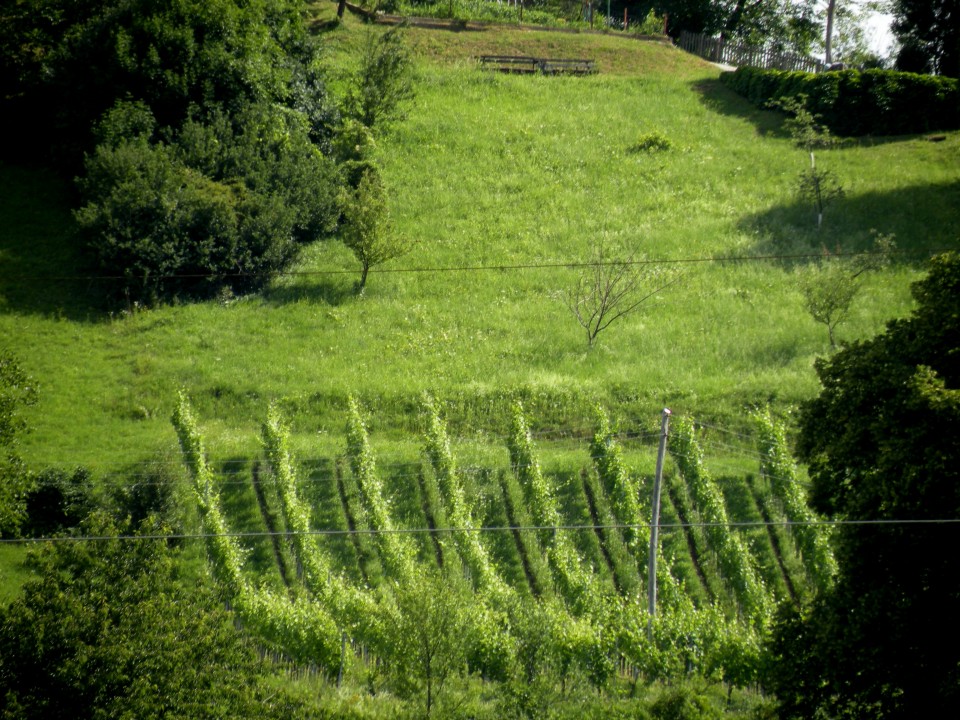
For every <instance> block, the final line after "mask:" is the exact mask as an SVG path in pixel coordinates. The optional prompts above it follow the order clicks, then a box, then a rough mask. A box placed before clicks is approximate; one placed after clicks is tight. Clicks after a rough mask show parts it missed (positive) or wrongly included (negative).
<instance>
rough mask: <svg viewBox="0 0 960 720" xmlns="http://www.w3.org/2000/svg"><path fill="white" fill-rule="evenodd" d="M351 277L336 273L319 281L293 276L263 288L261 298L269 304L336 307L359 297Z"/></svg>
mask: <svg viewBox="0 0 960 720" xmlns="http://www.w3.org/2000/svg"><path fill="white" fill-rule="evenodd" d="M322 277H323V276H322ZM353 277H354V276H353V275H340V274H336V275H329V276H325V277H323V279H321V280H319V281H315V280H314V281H311V280H310V279H306V278H298V277H295V278H294V279H293V281H291V282H288V283H284V284H283V285H277V286H274V287H271V288H270V289H269V290H265V291H264V292H263V299H264V302H266V303H268V304H270V305H291V304H293V303H299V302H308V303H317V304H326V305H331V306H333V307H336V306H338V305H342V304H343V303H345V302H349V301H350V300H354V299H356V298H357V297H359V295H358V294H357V288H356V283H355V281H354V279H353Z"/></svg>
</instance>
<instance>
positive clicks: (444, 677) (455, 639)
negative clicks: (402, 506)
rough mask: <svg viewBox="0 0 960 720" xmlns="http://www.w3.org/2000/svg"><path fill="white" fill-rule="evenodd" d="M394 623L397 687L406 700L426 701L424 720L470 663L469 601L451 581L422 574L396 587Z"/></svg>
mask: <svg viewBox="0 0 960 720" xmlns="http://www.w3.org/2000/svg"><path fill="white" fill-rule="evenodd" d="M393 598H394V601H395V602H396V610H397V614H396V622H394V623H392V624H391V626H390V627H389V628H388V631H387V632H388V641H387V644H386V648H387V652H388V653H389V663H390V666H389V672H390V675H391V678H392V681H393V686H394V687H395V688H396V689H397V691H398V692H399V693H400V695H401V696H402V697H411V696H412V697H417V696H419V697H422V699H423V709H424V714H425V715H426V717H430V715H431V712H432V711H433V710H434V707H435V705H436V704H437V703H438V702H439V701H440V700H442V697H443V690H444V687H445V686H446V684H447V683H448V681H449V680H451V679H452V678H453V677H454V676H456V675H457V674H459V673H461V672H462V671H463V668H464V666H465V662H466V650H467V643H466V639H467V637H468V634H465V633H464V632H463V631H464V627H463V626H464V621H465V620H466V614H465V612H464V611H465V609H466V604H467V598H466V596H465V595H464V593H463V589H462V588H460V587H458V586H457V585H456V584H451V582H450V581H449V579H448V578H444V577H443V576H440V575H437V574H431V573H428V572H422V573H421V574H420V576H419V577H418V578H417V580H416V581H412V579H411V581H408V582H404V583H397V584H396V585H395V586H394V588H393Z"/></svg>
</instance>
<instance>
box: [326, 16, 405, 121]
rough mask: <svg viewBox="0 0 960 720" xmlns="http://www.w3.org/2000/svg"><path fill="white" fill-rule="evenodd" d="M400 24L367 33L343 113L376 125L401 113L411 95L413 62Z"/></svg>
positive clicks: (402, 114) (398, 118) (399, 117)
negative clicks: (383, 30)
mask: <svg viewBox="0 0 960 720" xmlns="http://www.w3.org/2000/svg"><path fill="white" fill-rule="evenodd" d="M403 31H404V27H403V25H396V26H394V27H392V28H390V29H389V30H387V31H386V32H382V33H381V32H379V31H370V32H369V33H368V35H367V41H366V45H365V46H364V50H363V56H362V58H361V61H360V68H359V70H358V71H357V73H356V75H355V77H354V78H353V86H352V87H351V89H350V91H349V92H348V93H347V96H346V98H345V99H344V107H343V114H344V115H345V116H346V117H348V118H352V119H354V120H358V121H359V122H361V123H363V124H364V125H366V126H367V127H368V128H371V129H372V128H375V127H379V126H381V125H384V124H387V123H390V122H392V121H396V120H401V119H403V116H404V104H405V103H407V102H408V101H409V100H411V99H412V98H413V75H412V70H413V63H412V60H411V56H410V50H409V48H408V47H407V45H406V42H405V39H404V35H403Z"/></svg>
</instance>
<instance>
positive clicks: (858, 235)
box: [739, 181, 960, 264]
mask: <svg viewBox="0 0 960 720" xmlns="http://www.w3.org/2000/svg"><path fill="white" fill-rule="evenodd" d="M816 222H817V221H816V213H815V211H814V208H813V205H812V204H811V203H809V202H808V201H801V200H800V199H799V198H798V199H797V200H796V201H795V202H793V203H790V204H786V205H778V206H776V207H773V208H770V209H768V210H765V211H764V212H761V213H757V214H754V215H748V216H746V217H744V218H742V219H741V221H740V223H739V224H740V229H741V230H742V231H743V232H746V233H749V234H752V235H754V236H756V238H757V240H756V243H755V244H754V245H753V246H752V247H751V248H749V249H748V250H747V253H748V254H754V255H766V254H770V255H777V254H781V255H791V254H800V253H804V252H808V251H810V250H818V249H820V248H827V249H830V250H836V249H841V250H843V251H844V252H860V251H865V250H869V249H871V248H872V246H873V242H874V239H875V236H876V235H877V234H883V235H893V236H894V240H895V242H896V245H897V250H898V251H899V252H900V253H902V255H901V256H900V258H899V262H902V263H910V264H913V263H919V264H923V263H924V262H925V260H926V259H927V258H928V257H929V256H930V255H931V254H933V253H937V252H940V251H944V250H958V249H960V182H957V181H954V182H949V183H939V184H937V183H931V184H929V185H914V186H910V187H905V188H900V189H897V190H890V191H886V192H870V193H865V194H863V195H855V196H847V197H843V198H839V199H837V200H834V201H833V203H832V204H831V205H829V206H828V207H827V208H826V209H825V211H824V218H823V227H822V228H821V229H820V230H819V231H818V230H817V228H816ZM788 262H790V261H788ZM793 262H796V260H795V261H793Z"/></svg>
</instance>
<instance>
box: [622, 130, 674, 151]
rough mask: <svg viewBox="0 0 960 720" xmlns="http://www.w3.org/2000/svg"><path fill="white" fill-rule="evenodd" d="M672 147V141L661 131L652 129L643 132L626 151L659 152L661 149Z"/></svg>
mask: <svg viewBox="0 0 960 720" xmlns="http://www.w3.org/2000/svg"><path fill="white" fill-rule="evenodd" d="M672 147H673V141H671V140H670V138H668V137H667V136H666V135H664V134H663V133H662V132H659V131H657V130H654V131H652V132H648V133H644V134H643V135H641V136H640V137H639V138H637V141H636V142H635V143H634V144H633V145H631V146H630V147H629V148H628V150H627V151H628V152H631V153H641V152H660V151H662V150H669V149H670V148H672Z"/></svg>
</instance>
